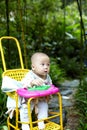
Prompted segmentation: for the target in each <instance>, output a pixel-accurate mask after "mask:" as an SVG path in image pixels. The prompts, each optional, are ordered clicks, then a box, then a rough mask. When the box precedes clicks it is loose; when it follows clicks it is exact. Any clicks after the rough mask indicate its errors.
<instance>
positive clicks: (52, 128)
mask: <svg viewBox="0 0 87 130" xmlns="http://www.w3.org/2000/svg"><path fill="white" fill-rule="evenodd" d="M3 39H9V40H14V41H15V42H16V45H17V48H18V52H19V59H20V64H21V68H20V69H11V70H7V69H6V63H5V57H4V53H3V48H2V40H3ZM0 51H1V57H2V63H3V68H4V72H3V74H2V76H10V77H11V78H13V79H16V80H18V81H20V80H21V79H22V78H23V77H24V76H25V74H26V73H27V72H29V70H28V69H24V65H23V59H22V53H21V49H20V45H19V42H18V40H17V39H16V38H14V37H10V36H4V37H1V38H0ZM7 95H8V96H10V97H11V98H14V100H15V101H16V109H15V125H14V124H12V123H11V120H10V118H9V116H8V118H7V125H8V130H11V127H12V128H14V129H15V130H20V128H19V124H22V123H24V124H29V125H30V130H39V129H38V126H37V123H38V122H40V121H42V120H44V121H45V122H46V128H45V130H63V119H62V98H61V94H60V93H59V92H58V93H56V95H57V97H58V112H49V115H50V116H49V117H48V118H45V119H41V120H37V121H32V116H31V111H30V107H31V106H30V102H31V101H32V100H33V99H34V98H29V99H28V103H27V105H28V116H29V119H30V121H29V122H21V121H19V118H18V117H19V113H20V112H19V111H20V110H19V109H18V95H17V93H16V92H12V93H7ZM56 117H59V119H60V123H54V122H52V121H51V119H53V118H56Z"/></svg>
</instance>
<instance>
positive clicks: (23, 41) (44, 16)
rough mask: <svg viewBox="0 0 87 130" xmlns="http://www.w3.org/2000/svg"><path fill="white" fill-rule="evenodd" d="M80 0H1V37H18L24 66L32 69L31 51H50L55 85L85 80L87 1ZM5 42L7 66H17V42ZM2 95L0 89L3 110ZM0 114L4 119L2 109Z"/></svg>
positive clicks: (86, 65)
mask: <svg viewBox="0 0 87 130" xmlns="http://www.w3.org/2000/svg"><path fill="white" fill-rule="evenodd" d="M80 2H81V1H80V0H45V1H44V0H13V1H11V0H1V2H0V37H2V36H6V35H8V36H13V37H16V38H17V39H18V40H19V42H20V46H21V49H22V54H23V59H24V65H25V68H29V69H30V57H31V55H32V53H34V52H35V51H42V52H45V53H47V54H48V55H49V56H50V57H51V63H52V64H51V73H50V74H51V76H52V79H53V83H54V84H55V85H58V84H59V82H61V80H62V79H64V78H69V79H72V78H78V79H82V78H83V75H84V76H86V74H87V71H86V69H87V68H86V67H87V40H86V31H87V17H86V15H87V0H84V1H82V2H81V3H80ZM81 16H82V17H81ZM3 43H4V53H5V58H6V63H7V69H8V68H15V67H17V68H18V67H19V59H18V53H17V49H16V47H15V45H14V42H13V41H8V40H5V41H3ZM0 70H1V71H0V75H1V74H2V72H3V66H2V61H1V59H0ZM1 79H2V78H1ZM1 79H0V81H1ZM82 88H83V87H82ZM81 92H82V93H83V91H80V93H81ZM2 98H3V100H4V101H5V100H6V97H5V96H4V95H3V93H2V92H1V90H0V104H2V105H1V109H2V108H3V106H4V108H5V103H4V104H3V101H2ZM86 99H87V98H86ZM5 109H6V108H5ZM4 111H5V110H4ZM0 115H1V117H0V118H1V120H2V119H3V116H4V114H3V111H1V112H0ZM1 124H2V122H1Z"/></svg>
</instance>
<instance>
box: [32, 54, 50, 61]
mask: <svg viewBox="0 0 87 130" xmlns="http://www.w3.org/2000/svg"><path fill="white" fill-rule="evenodd" d="M37 56H47V57H48V58H49V56H48V55H47V54H45V53H43V52H36V53H34V54H33V55H32V56H31V62H33V61H34V60H35V59H36V57H37Z"/></svg>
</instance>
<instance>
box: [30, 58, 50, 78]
mask: <svg viewBox="0 0 87 130" xmlns="http://www.w3.org/2000/svg"><path fill="white" fill-rule="evenodd" d="M32 70H33V72H34V73H35V74H37V75H38V76H39V77H41V78H43V79H45V78H46V76H47V74H48V73H49V70H50V59H49V57H48V56H40V57H36V59H35V61H34V63H32Z"/></svg>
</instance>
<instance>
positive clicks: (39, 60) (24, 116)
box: [20, 52, 52, 130]
mask: <svg viewBox="0 0 87 130" xmlns="http://www.w3.org/2000/svg"><path fill="white" fill-rule="evenodd" d="M31 68H32V69H31V70H30V71H29V72H28V73H27V74H26V76H25V77H24V78H23V80H22V81H21V83H22V85H23V87H26V88H27V87H34V86H41V85H50V84H52V80H51V78H50V76H49V71H50V58H49V56H48V55H46V54H45V53H42V52H36V53H34V54H33V55H32V57H31ZM26 102H27V101H26V99H23V101H22V105H21V108H20V120H21V121H22V122H28V121H29V118H28V109H27V105H26ZM34 106H35V102H33V101H32V102H31V111H32V110H33V108H34ZM37 108H38V114H37V118H38V119H42V118H47V117H48V103H47V100H46V97H43V98H40V99H38V104H37ZM38 128H39V130H44V129H45V123H44V121H41V122H38ZM29 129H30V128H29V125H27V124H22V130H29Z"/></svg>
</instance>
